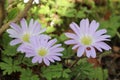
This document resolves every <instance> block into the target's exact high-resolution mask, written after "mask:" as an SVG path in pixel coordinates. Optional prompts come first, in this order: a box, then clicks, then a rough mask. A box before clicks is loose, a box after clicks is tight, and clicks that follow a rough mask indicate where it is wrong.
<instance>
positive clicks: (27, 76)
mask: <svg viewBox="0 0 120 80" xmlns="http://www.w3.org/2000/svg"><path fill="white" fill-rule="evenodd" d="M20 80H40V79H39V77H38V75H35V74H33V73H32V71H31V70H30V69H23V70H22V72H21V75H20Z"/></svg>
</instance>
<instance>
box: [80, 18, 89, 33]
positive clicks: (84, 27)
mask: <svg viewBox="0 0 120 80" xmlns="http://www.w3.org/2000/svg"><path fill="white" fill-rule="evenodd" d="M88 27H89V20H88V19H82V20H81V21H80V29H81V31H82V32H84V33H86V32H88V29H89V28H88Z"/></svg>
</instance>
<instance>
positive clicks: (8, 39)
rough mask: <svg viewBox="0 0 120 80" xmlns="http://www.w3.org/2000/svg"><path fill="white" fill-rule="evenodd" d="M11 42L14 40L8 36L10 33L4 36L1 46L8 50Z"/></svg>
mask: <svg viewBox="0 0 120 80" xmlns="http://www.w3.org/2000/svg"><path fill="white" fill-rule="evenodd" d="M11 40H12V39H11V38H10V37H9V36H8V33H4V34H3V36H2V43H1V44H2V45H3V47H4V48H6V47H7V46H8V44H9V42H10V41H11Z"/></svg>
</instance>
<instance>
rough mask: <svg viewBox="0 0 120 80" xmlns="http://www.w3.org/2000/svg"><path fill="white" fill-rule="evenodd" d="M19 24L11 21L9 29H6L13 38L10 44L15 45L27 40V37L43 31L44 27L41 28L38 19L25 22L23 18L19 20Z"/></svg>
mask: <svg viewBox="0 0 120 80" xmlns="http://www.w3.org/2000/svg"><path fill="white" fill-rule="evenodd" d="M20 25H21V26H19V25H17V24H16V23H11V24H10V26H11V29H8V30H7V32H8V33H9V36H10V37H11V38H14V39H13V40H12V41H11V42H10V45H16V44H19V43H24V42H29V39H30V38H31V37H33V36H38V35H40V34H41V33H43V32H44V31H45V30H46V29H45V28H44V29H43V28H42V27H41V25H40V23H39V22H38V21H34V20H33V19H31V20H30V23H29V24H27V22H26V20H25V19H24V18H23V19H22V20H21V21H20Z"/></svg>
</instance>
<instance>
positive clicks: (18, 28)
mask: <svg viewBox="0 0 120 80" xmlns="http://www.w3.org/2000/svg"><path fill="white" fill-rule="evenodd" d="M10 26H11V28H13V29H14V30H15V31H16V32H18V33H21V32H22V29H21V28H20V26H18V25H17V24H15V23H11V24H10Z"/></svg>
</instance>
